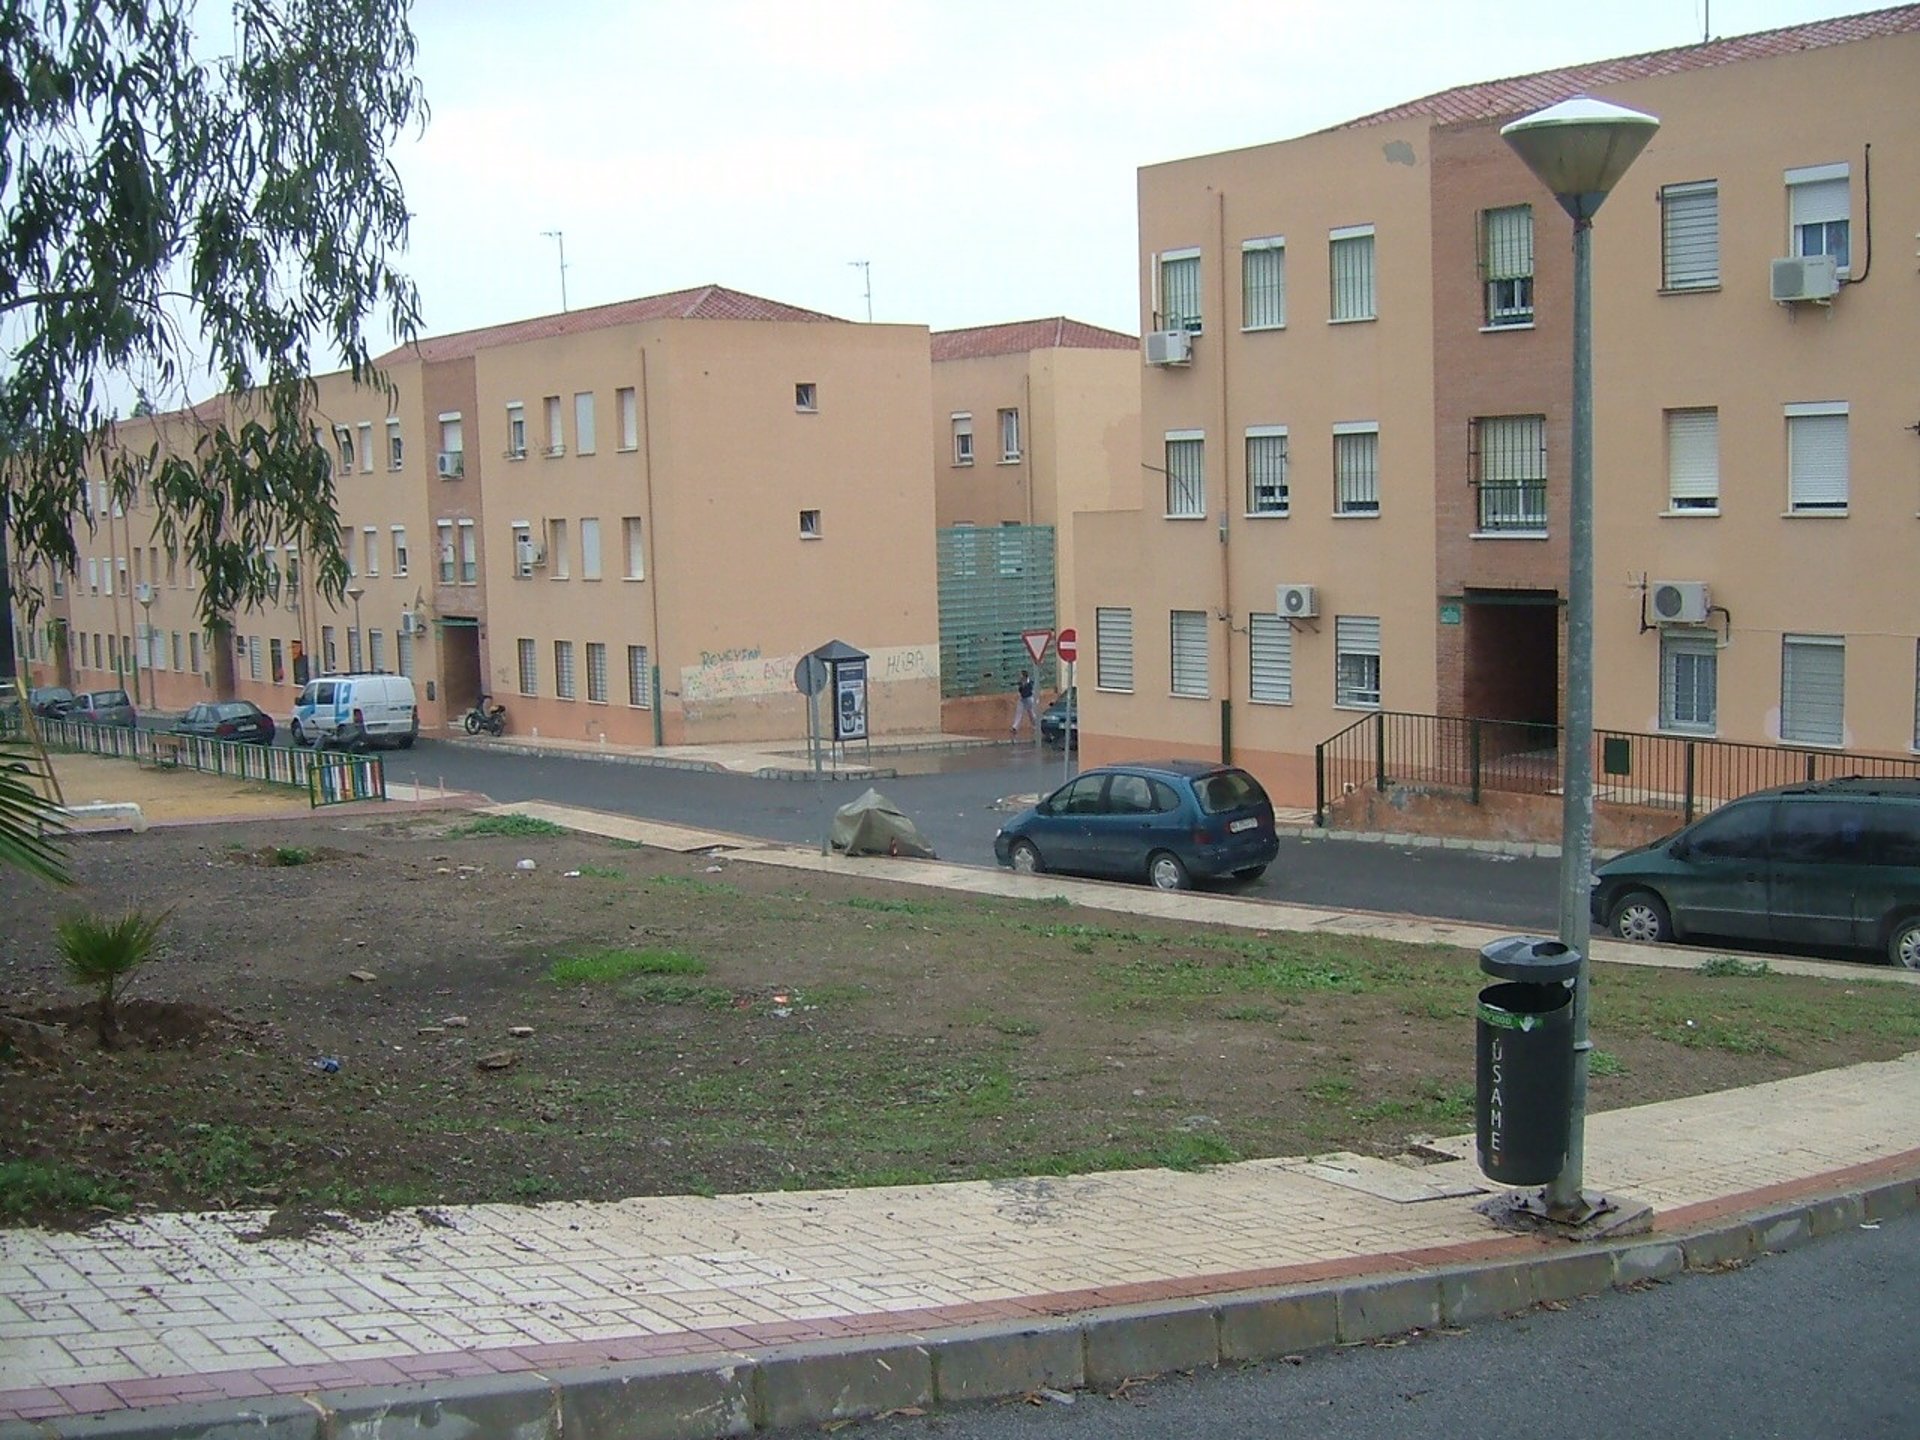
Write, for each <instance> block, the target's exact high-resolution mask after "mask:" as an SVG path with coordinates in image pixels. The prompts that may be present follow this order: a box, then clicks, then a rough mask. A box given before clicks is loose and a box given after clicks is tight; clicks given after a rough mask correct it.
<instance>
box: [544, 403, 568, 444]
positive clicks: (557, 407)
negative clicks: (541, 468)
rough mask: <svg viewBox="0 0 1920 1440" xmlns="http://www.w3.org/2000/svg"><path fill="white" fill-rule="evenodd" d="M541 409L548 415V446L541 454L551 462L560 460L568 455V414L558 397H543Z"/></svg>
mask: <svg viewBox="0 0 1920 1440" xmlns="http://www.w3.org/2000/svg"><path fill="white" fill-rule="evenodd" d="M540 408H541V409H542V410H543V411H544V412H545V413H546V420H547V445H546V449H545V450H544V451H542V452H541V453H542V454H544V455H545V456H546V458H547V459H549V460H558V459H559V458H560V457H561V456H562V455H564V454H566V453H567V429H566V413H567V412H566V411H565V409H563V408H562V406H561V403H560V397H559V396H558V395H546V396H543V397H541V401H540Z"/></svg>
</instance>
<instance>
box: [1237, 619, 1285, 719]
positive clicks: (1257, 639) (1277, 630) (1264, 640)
mask: <svg viewBox="0 0 1920 1440" xmlns="http://www.w3.org/2000/svg"><path fill="white" fill-rule="evenodd" d="M1247 646H1248V649H1249V650H1250V652H1251V655H1250V660H1251V663H1250V666H1249V670H1248V673H1249V676H1250V679H1249V682H1248V684H1249V689H1248V698H1249V699H1252V700H1263V701H1266V702H1267V703H1269V704H1273V705H1291V704H1292V703H1293V627H1292V626H1291V625H1289V624H1288V623H1287V622H1286V621H1285V620H1282V619H1281V618H1280V617H1279V616H1278V615H1266V614H1262V613H1260V612H1258V611H1256V612H1254V613H1253V614H1252V615H1250V616H1249V617H1248V624H1247Z"/></svg>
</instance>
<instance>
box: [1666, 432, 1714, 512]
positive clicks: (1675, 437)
mask: <svg viewBox="0 0 1920 1440" xmlns="http://www.w3.org/2000/svg"><path fill="white" fill-rule="evenodd" d="M1664 420H1665V428H1666V440H1667V511H1666V513H1667V514H1669V515H1718V514H1719V513H1720V410H1719V407H1717V406H1714V405H1695V406H1683V407H1679V408H1676V409H1672V410H1668V411H1666V412H1665V414H1664Z"/></svg>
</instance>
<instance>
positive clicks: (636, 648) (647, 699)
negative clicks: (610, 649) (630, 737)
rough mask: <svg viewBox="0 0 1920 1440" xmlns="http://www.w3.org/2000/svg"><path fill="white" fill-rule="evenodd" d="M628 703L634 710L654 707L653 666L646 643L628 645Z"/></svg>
mask: <svg viewBox="0 0 1920 1440" xmlns="http://www.w3.org/2000/svg"><path fill="white" fill-rule="evenodd" d="M627 705H628V706H629V707H630V708H632V709H634V710H651V709H652V708H653V668H652V666H651V664H650V663H649V661H648V659H647V647H646V646H644V645H629V646H627Z"/></svg>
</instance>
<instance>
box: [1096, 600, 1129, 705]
mask: <svg viewBox="0 0 1920 1440" xmlns="http://www.w3.org/2000/svg"><path fill="white" fill-rule="evenodd" d="M1093 658H1094V684H1095V686H1096V688H1098V689H1101V690H1124V691H1129V692H1130V691H1131V690H1132V689H1133V611H1132V610H1130V609H1127V608H1126V607H1124V606H1101V607H1099V608H1097V609H1096V610H1095V611H1094V612H1093Z"/></svg>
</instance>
